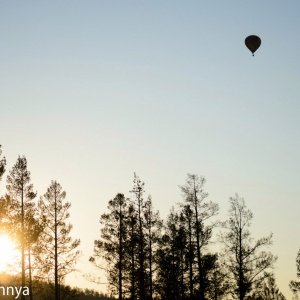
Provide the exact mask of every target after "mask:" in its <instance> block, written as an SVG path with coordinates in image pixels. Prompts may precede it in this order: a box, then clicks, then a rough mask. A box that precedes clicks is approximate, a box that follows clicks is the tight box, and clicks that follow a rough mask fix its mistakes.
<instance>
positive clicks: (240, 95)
mask: <svg viewBox="0 0 300 300" xmlns="http://www.w3.org/2000/svg"><path fill="white" fill-rule="evenodd" d="M299 10H300V3H299V1H284V2H283V1H281V2H279V1H277V2H274V1H270V0H266V1H263V2H262V1H258V0H253V1H239V2H238V1H221V0H219V1H213V2H212V1H177V0H175V1H168V0H166V1H114V0H110V1H95V0H90V1H77V0H72V1H42V2H41V1H30V0H28V1H3V0H0V36H1V38H0V116H1V119H0V120H1V122H0V124H1V134H0V144H1V145H2V150H3V155H4V156H5V157H6V159H7V170H9V169H11V168H12V166H13V165H14V163H15V162H16V159H17V157H18V155H25V156H26V158H27V160H28V168H29V170H30V171H31V178H32V183H33V184H34V188H35V190H37V191H38V195H39V196H41V195H43V194H44V193H45V192H46V189H47V187H48V186H49V185H50V182H51V180H57V181H58V182H59V183H60V184H61V185H62V187H63V189H64V190H65V191H66V192H67V198H66V199H67V200H68V201H70V202H71V203H72V207H71V210H70V213H71V217H70V222H71V223H72V224H73V226H74V227H73V233H72V234H73V236H74V237H75V238H80V239H81V246H80V248H81V250H82V252H83V256H82V257H81V259H80V262H79V264H78V267H79V268H80V269H81V270H83V273H85V272H86V273H87V272H95V273H94V274H95V276H96V277H97V276H98V275H99V274H100V273H97V272H99V271H97V270H94V269H92V268H91V266H90V264H89V262H88V258H89V256H90V255H92V253H93V241H94V240H95V239H97V238H99V235H100V224H99V218H100V215H101V214H102V213H104V212H105V211H106V207H107V204H108V201H109V200H110V199H112V198H113V197H114V196H115V195H116V194H117V193H119V192H121V193H124V194H125V195H126V196H130V193H129V191H130V190H131V188H132V186H133V174H134V172H136V173H137V175H138V176H139V177H140V178H141V179H142V180H143V181H144V182H145V189H146V195H148V194H151V196H152V200H153V203H154V207H155V208H156V209H158V210H159V211H160V215H161V217H162V218H165V217H166V216H167V214H168V212H169V210H170V209H171V207H172V206H176V203H178V202H180V201H182V198H181V194H180V189H179V187H178V185H182V184H184V182H185V179H186V174H187V173H195V174H198V175H202V176H204V177H205V178H206V179H207V183H206V191H207V192H208V193H209V199H210V200H213V201H215V202H217V203H219V205H220V213H219V216H218V218H219V219H221V220H225V219H226V217H227V211H228V209H229V201H228V200H229V197H231V196H234V194H235V193H239V195H240V196H242V197H244V199H245V201H246V204H247V206H248V208H249V209H251V210H252V212H253V214H254V219H253V222H252V227H251V232H252V233H253V236H254V237H255V238H259V237H262V236H267V235H268V234H269V233H270V232H273V242H274V243H273V246H272V247H271V248H270V249H269V250H270V251H271V252H272V253H273V254H275V255H277V256H278V261H277V263H276V265H275V269H274V272H275V274H276V279H277V283H278V286H279V287H280V290H281V291H282V292H283V293H284V294H285V296H286V297H287V298H290V297H291V292H290V291H289V288H288V283H289V281H290V280H292V279H296V261H295V259H296V254H297V251H298V249H299V247H300V240H299V223H300V220H299V211H300V202H299V194H300V193H299V192H300V187H299V183H298V178H299V173H300V158H299V149H300V139H299V130H300V118H299V113H300V104H299V103H300V102H299V95H300V85H299V75H300V74H299V73H300V60H299V49H300V40H299V38H298V37H299V36H300V19H299ZM252 34H255V35H258V36H259V37H260V38H261V40H262V44H261V47H260V48H259V49H258V50H257V52H256V53H255V56H254V57H252V54H251V52H250V51H249V50H248V49H247V48H246V47H245V44H244V40H245V38H246V37H247V36H248V35H252ZM7 174H8V171H7V172H6V174H5V175H7ZM5 177H6V176H4V178H3V180H2V182H1V183H0V194H3V193H4V192H5ZM99 276H100V275H99ZM101 280H102V281H105V277H104V275H103V274H102V275H101ZM68 282H69V283H71V284H76V285H79V286H82V287H85V286H90V284H89V283H87V282H86V281H85V280H84V279H83V278H82V275H81V274H79V273H78V274H76V275H72V276H70V277H69V278H68ZM98 288H100V287H97V289H98ZM101 289H103V287H101Z"/></svg>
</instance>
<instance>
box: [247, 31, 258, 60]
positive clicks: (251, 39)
mask: <svg viewBox="0 0 300 300" xmlns="http://www.w3.org/2000/svg"><path fill="white" fill-rule="evenodd" d="M245 44H246V46H247V48H248V49H249V50H250V51H251V52H252V56H254V52H255V51H256V50H257V49H258V48H259V46H260V44H261V39H260V38H259V37H258V36H256V35H249V36H248V37H246V39H245Z"/></svg>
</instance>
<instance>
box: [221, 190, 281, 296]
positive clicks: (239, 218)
mask: <svg viewBox="0 0 300 300" xmlns="http://www.w3.org/2000/svg"><path fill="white" fill-rule="evenodd" d="M252 218H253V214H252V212H251V211H250V210H249V209H247V207H246V204H245V201H244V199H243V198H240V197H239V196H238V195H237V194H236V195H235V197H232V198H230V209H229V220H228V221H226V222H225V223H224V224H223V228H224V229H225V232H223V233H221V235H220V241H221V243H222V244H223V245H224V253H223V258H224V264H225V266H226V268H227V269H228V271H229V276H230V278H231V281H232V287H233V289H232V291H231V293H232V295H233V296H234V297H236V298H237V299H239V300H244V299H246V296H248V295H249V296H251V292H252V290H253V288H254V287H255V285H258V284H259V283H261V282H262V281H263V280H264V279H266V278H267V277H269V276H271V275H270V274H269V273H267V272H266V271H267V270H268V269H269V268H272V267H273V264H274V262H275V261H276V259H277V257H274V256H273V255H272V254H271V253H268V252H265V251H262V250H261V248H264V247H266V246H269V245H271V244H272V234H270V235H269V236H268V237H264V238H260V239H258V240H257V241H255V242H254V243H253V242H252V240H253V239H252V237H251V234H250V231H249V229H248V228H249V227H250V225H251V220H252Z"/></svg>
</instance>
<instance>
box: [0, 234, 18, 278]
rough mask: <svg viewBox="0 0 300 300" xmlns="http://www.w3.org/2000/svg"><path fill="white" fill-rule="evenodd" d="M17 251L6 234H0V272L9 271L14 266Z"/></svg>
mask: <svg viewBox="0 0 300 300" xmlns="http://www.w3.org/2000/svg"><path fill="white" fill-rule="evenodd" d="M18 256H19V252H18V251H17V250H16V246H15V244H14V243H13V241H12V240H11V239H10V238H9V236H7V235H1V236H0V272H1V273H3V272H9V270H10V268H11V266H14V265H15V263H16V259H17V257H18Z"/></svg>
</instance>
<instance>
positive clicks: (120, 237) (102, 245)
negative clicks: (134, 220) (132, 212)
mask: <svg viewBox="0 0 300 300" xmlns="http://www.w3.org/2000/svg"><path fill="white" fill-rule="evenodd" d="M128 202H129V200H128V199H126V198H125V197H124V195H123V194H120V193H119V194H117V195H116V197H115V198H114V199H113V200H110V201H109V203H108V210H109V212H108V213H105V214H102V215H101V217H100V224H101V225H102V226H103V227H102V228H101V235H100V239H99V240H95V241H94V255H93V256H92V257H91V258H90V261H91V262H92V263H94V265H96V266H97V267H100V268H101V269H105V270H106V272H107V275H108V281H109V284H110V286H111V292H112V294H114V295H118V299H119V300H122V299H123V294H124V293H125V292H124V277H125V276H124V275H125V272H126V270H125V262H126V256H127V255H128V254H127V253H126V250H127V249H126V240H127V230H128V229H127V228H126V218H127V208H128Z"/></svg>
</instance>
